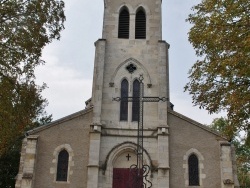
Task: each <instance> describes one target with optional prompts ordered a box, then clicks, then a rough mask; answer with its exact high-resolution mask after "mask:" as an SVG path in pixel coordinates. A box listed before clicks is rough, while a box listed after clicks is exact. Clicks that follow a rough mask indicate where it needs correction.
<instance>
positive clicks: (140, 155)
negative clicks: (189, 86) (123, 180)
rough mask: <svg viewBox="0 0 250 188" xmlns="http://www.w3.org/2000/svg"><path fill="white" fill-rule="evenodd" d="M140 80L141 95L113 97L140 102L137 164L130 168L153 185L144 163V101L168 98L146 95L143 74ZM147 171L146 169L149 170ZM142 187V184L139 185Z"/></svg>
mask: <svg viewBox="0 0 250 188" xmlns="http://www.w3.org/2000/svg"><path fill="white" fill-rule="evenodd" d="M139 82H140V93H139V97H122V98H120V97H116V98H113V100H114V101H127V102H138V103H139V118H138V132H137V164H136V165H132V166H131V167H130V168H133V169H137V171H138V173H137V175H138V178H137V181H138V179H141V180H143V178H144V179H145V180H146V181H147V182H149V184H150V186H148V187H152V183H151V182H150V181H149V180H147V175H148V173H149V170H150V169H149V166H147V165H143V103H144V102H159V101H163V102H166V101H167V98H165V97H162V98H160V97H146V96H144V84H143V76H142V75H140V77H139ZM141 169H142V170H141ZM147 170H148V172H146V173H145V171H147ZM139 187H140V186H139Z"/></svg>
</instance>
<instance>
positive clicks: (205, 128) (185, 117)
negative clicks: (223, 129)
mask: <svg viewBox="0 0 250 188" xmlns="http://www.w3.org/2000/svg"><path fill="white" fill-rule="evenodd" d="M168 112H169V113H170V114H172V115H174V116H176V117H178V118H180V119H182V120H184V121H187V122H189V123H191V124H192V125H195V126H197V127H199V128H201V129H203V130H205V131H208V132H210V133H212V134H214V135H216V136H219V137H221V138H222V139H224V140H227V138H226V137H224V136H223V135H221V134H220V133H219V132H217V131H215V130H213V129H211V128H210V127H208V126H206V125H204V124H201V123H199V122H197V121H195V120H193V119H191V118H189V117H187V116H184V115H183V114H180V113H178V112H176V111H174V110H172V109H168Z"/></svg>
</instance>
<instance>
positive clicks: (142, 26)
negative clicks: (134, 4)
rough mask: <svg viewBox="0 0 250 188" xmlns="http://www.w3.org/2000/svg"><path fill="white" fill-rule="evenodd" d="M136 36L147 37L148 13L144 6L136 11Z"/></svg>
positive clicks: (139, 37) (137, 37)
mask: <svg viewBox="0 0 250 188" xmlns="http://www.w3.org/2000/svg"><path fill="white" fill-rule="evenodd" d="M135 38H136V39H145V38H146V14H145V12H144V10H143V9H142V8H140V10H139V11H138V12H137V13H136V19H135Z"/></svg>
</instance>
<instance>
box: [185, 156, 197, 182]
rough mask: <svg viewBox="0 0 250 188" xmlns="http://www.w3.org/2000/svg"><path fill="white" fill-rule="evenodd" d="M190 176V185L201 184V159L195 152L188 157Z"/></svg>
mask: <svg viewBox="0 0 250 188" xmlns="http://www.w3.org/2000/svg"><path fill="white" fill-rule="evenodd" d="M188 176H189V185H190V186H199V185H200V180H199V160H198V157H197V156H196V155H195V154H192V155H190V156H189V158H188Z"/></svg>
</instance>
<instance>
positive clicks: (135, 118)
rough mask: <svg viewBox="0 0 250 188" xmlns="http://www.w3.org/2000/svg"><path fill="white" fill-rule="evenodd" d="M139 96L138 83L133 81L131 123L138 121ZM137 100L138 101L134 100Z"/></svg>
mask: <svg viewBox="0 0 250 188" xmlns="http://www.w3.org/2000/svg"><path fill="white" fill-rule="evenodd" d="M139 96H140V82H139V81H138V80H135V81H134V82H133V97H135V98H134V100H133V102H132V121H138V120H139ZM136 98H138V100H136Z"/></svg>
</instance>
